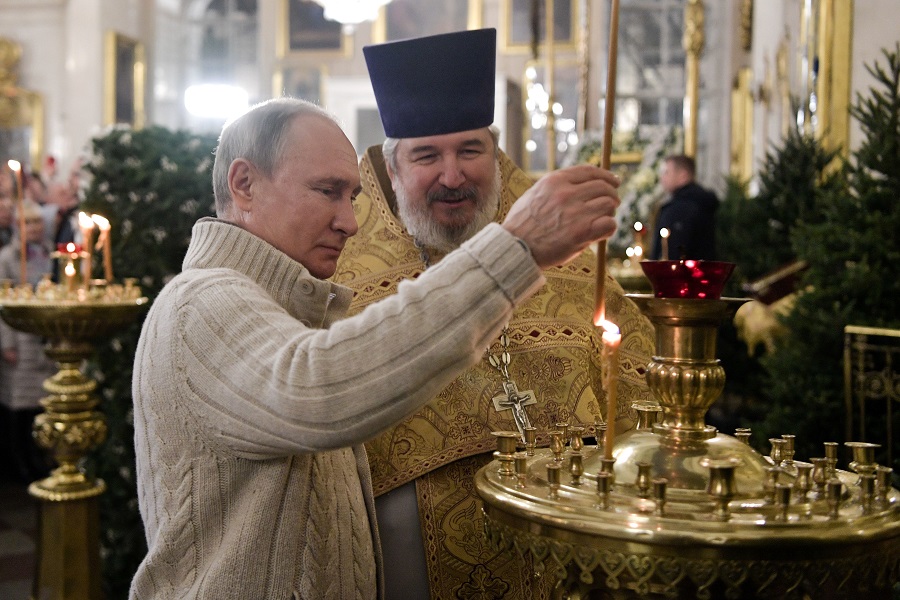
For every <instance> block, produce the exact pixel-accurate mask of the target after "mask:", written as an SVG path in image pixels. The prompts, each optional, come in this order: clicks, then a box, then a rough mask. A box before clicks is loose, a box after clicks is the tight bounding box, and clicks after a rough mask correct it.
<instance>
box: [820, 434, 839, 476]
mask: <svg viewBox="0 0 900 600" xmlns="http://www.w3.org/2000/svg"><path fill="white" fill-rule="evenodd" d="M823 446H825V458H826V459H827V463H826V466H827V468H828V478H829V479H830V478H832V477H834V475H835V470H836V469H837V463H838V447H839V446H840V444H838V443H837V442H825V443H824V444H823Z"/></svg>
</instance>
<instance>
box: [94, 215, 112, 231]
mask: <svg viewBox="0 0 900 600" xmlns="http://www.w3.org/2000/svg"><path fill="white" fill-rule="evenodd" d="M91 219H93V220H94V223H96V224H97V227H99V228H100V231H109V219H107V218H106V217H101V216H100V215H91Z"/></svg>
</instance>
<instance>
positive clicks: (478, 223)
mask: <svg viewBox="0 0 900 600" xmlns="http://www.w3.org/2000/svg"><path fill="white" fill-rule="evenodd" d="M395 157H396V171H394V170H392V169H391V168H390V166H389V167H388V174H389V175H390V177H391V182H392V185H393V188H394V192H395V193H396V195H397V209H398V212H399V213H400V219H401V220H402V221H403V224H404V225H405V226H406V229H407V230H408V231H409V233H410V234H411V235H412V236H413V237H414V238H416V239H417V240H418V241H419V242H421V243H422V244H425V245H426V246H430V247H433V248H437V249H439V250H442V251H445V252H449V251H450V250H453V249H454V248H456V247H458V246H459V245H460V244H461V243H463V242H464V241H466V240H467V239H469V238H470V237H472V236H473V235H475V234H476V233H477V232H478V231H480V230H481V229H482V228H483V227H484V226H485V225H487V224H488V223H490V222H491V221H493V220H494V218H495V217H496V215H497V210H498V208H499V204H500V202H499V200H500V169H499V165H498V162H497V149H496V148H495V145H494V140H493V137H492V136H491V133H490V131H489V130H488V129H487V128H484V129H476V130H474V131H463V132H459V133H449V134H444V135H434V136H428V137H421V138H405V139H401V140H400V141H399V143H398V144H397V149H396V155H395Z"/></svg>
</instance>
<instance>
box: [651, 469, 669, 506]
mask: <svg viewBox="0 0 900 600" xmlns="http://www.w3.org/2000/svg"><path fill="white" fill-rule="evenodd" d="M652 484H653V499H654V500H656V512H657V514H659V515H664V514H665V510H666V488H667V487H668V485H669V480H668V479H666V478H665V477H659V478H657V479H654V480H653V481H652Z"/></svg>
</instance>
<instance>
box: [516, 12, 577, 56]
mask: <svg viewBox="0 0 900 600" xmlns="http://www.w3.org/2000/svg"><path fill="white" fill-rule="evenodd" d="M529 4H530V2H529V0H503V19H502V23H503V31H502V32H501V36H500V39H501V44H500V45H501V48H502V49H503V50H504V51H505V52H507V53H510V54H516V53H524V52H530V51H531V29H530V27H529V21H530V12H529V10H530V9H529ZM541 8H542V10H543V1H542V3H541ZM562 8H565V9H566V10H561V9H562ZM553 21H554V23H555V26H554V28H553V30H554V32H555V33H554V37H553V41H554V47H555V48H557V49H559V50H571V51H575V50H576V48H577V46H578V40H579V36H580V35H581V32H580V27H579V25H578V0H553ZM546 29H547V28H546V23H544V22H541V24H540V40H539V43H540V45H543V44H544V43H545V40H546V37H547V35H546V34H547V32H546ZM559 30H562V31H565V32H567V33H566V34H565V35H556V32H558V31H559Z"/></svg>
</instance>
